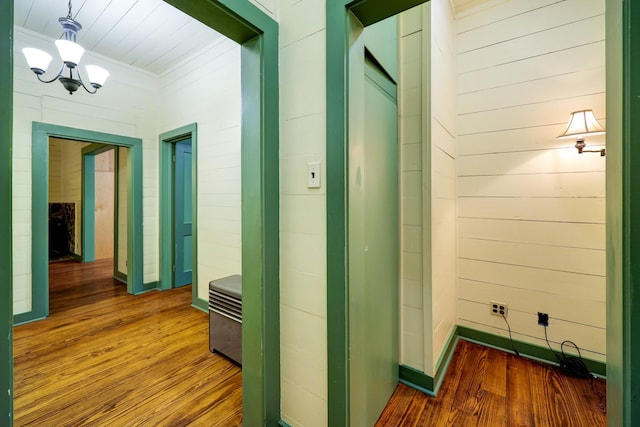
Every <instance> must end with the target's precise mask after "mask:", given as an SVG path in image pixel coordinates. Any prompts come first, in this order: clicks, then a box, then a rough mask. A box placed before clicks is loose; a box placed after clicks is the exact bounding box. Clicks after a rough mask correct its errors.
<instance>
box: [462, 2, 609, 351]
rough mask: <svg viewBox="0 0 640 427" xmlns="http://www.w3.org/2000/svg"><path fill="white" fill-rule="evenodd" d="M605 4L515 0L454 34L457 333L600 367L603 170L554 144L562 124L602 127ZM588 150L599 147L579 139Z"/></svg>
mask: <svg viewBox="0 0 640 427" xmlns="http://www.w3.org/2000/svg"><path fill="white" fill-rule="evenodd" d="M604 10H605V2H604V0H565V1H555V0H535V1H520V0H513V1H509V2H505V3H500V4H498V5H496V6H495V7H493V8H488V9H484V10H482V11H479V12H478V13H474V14H470V15H467V16H465V17H463V18H460V19H459V20H458V21H457V24H456V32H457V40H456V41H457V90H458V99H457V111H458V120H457V127H458V129H457V131H458V138H457V145H458V192H459V198H458V202H459V206H458V209H459V213H458V236H459V238H458V257H459V258H458V286H459V289H458V292H459V300H458V322H459V324H460V325H462V326H468V327H471V328H475V329H479V330H483V331H486V332H490V333H494V334H498V335H502V336H508V334H507V327H506V324H505V322H504V320H503V319H502V318H500V317H496V316H491V315H490V314H489V301H491V300H494V301H500V302H504V303H506V304H508V306H509V312H508V319H509V322H510V324H511V328H512V329H513V332H514V338H515V339H517V340H521V341H525V342H529V343H532V344H536V345H540V346H545V345H546V344H545V342H544V329H543V328H542V327H541V326H538V325H537V312H538V311H540V312H545V313H548V314H549V317H550V322H549V329H548V334H549V338H550V339H551V340H552V341H553V342H555V343H556V344H557V343H559V342H561V341H563V340H565V339H569V340H572V341H574V342H575V343H576V344H578V345H579V346H580V347H581V348H582V349H584V351H583V355H585V356H587V357H589V358H593V359H596V360H600V361H604V360H605V332H606V331H605V327H606V325H605V219H604V214H605V158H602V157H600V156H599V155H598V154H593V153H585V154H582V155H578V153H577V151H576V150H575V148H573V146H572V145H573V144H574V143H575V141H571V140H558V139H556V136H557V135H559V134H560V133H561V132H562V131H563V130H564V128H565V126H566V121H567V119H568V117H569V113H571V112H572V111H575V110H580V109H587V108H590V109H593V111H594V113H595V115H596V117H597V118H598V119H599V120H600V121H601V123H603V124H605V120H604V114H605V43H604V37H605V35H604V22H605V17H604ZM586 142H587V144H588V145H592V144H594V145H597V144H603V142H604V137H597V138H587V141H586Z"/></svg>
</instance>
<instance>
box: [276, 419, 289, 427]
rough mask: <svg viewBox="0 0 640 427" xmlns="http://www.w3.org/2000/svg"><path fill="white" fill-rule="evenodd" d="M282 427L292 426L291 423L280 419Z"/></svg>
mask: <svg viewBox="0 0 640 427" xmlns="http://www.w3.org/2000/svg"><path fill="white" fill-rule="evenodd" d="M278 424H279V425H280V426H281V427H291V426H290V425H289V424H287V423H286V422H284V421H282V420H280V422H279V423H278Z"/></svg>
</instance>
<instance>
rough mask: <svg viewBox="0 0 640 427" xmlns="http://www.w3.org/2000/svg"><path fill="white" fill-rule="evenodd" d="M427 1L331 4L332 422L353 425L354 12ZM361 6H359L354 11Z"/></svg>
mask: <svg viewBox="0 0 640 427" xmlns="http://www.w3.org/2000/svg"><path fill="white" fill-rule="evenodd" d="M424 2H425V1H424V0H399V1H393V2H390V1H388V0H361V1H356V2H353V1H346V0H340V1H327V2H326V31H325V33H326V47H327V51H326V56H327V63H326V80H327V81H326V88H327V98H326V105H328V106H331V108H327V124H326V134H327V153H326V156H327V157H326V159H327V160H326V162H327V164H326V169H327V172H326V174H327V180H326V182H327V359H328V363H327V370H328V389H327V392H328V404H327V408H328V410H327V413H328V423H329V425H331V426H336V427H338V426H347V425H349V370H348V360H349V351H348V349H349V338H348V337H349V333H348V325H349V322H348V318H349V317H348V316H349V314H348V301H349V299H348V292H349V290H348V286H349V285H348V280H347V277H348V257H347V254H348V243H349V242H348V230H347V217H348V212H347V204H346V200H347V197H348V190H347V183H348V181H347V178H346V177H347V176H348V170H347V165H348V156H347V152H348V150H347V149H348V146H349V144H348V136H347V135H348V134H347V130H348V120H349V118H348V114H349V101H348V95H347V94H348V93H349V84H348V81H349V64H348V57H349V43H350V42H349V28H350V21H349V13H350V10H349V9H350V8H351V10H352V11H353V12H354V13H355V15H356V17H357V18H358V19H359V20H360V21H361V22H363V23H365V25H366V24H371V23H374V22H377V21H380V20H382V19H385V18H388V17H390V16H393V15H395V14H397V13H399V12H401V11H403V10H406V9H408V8H409V7H412V6H415V5H418V4H421V3H424ZM354 8H355V9H354Z"/></svg>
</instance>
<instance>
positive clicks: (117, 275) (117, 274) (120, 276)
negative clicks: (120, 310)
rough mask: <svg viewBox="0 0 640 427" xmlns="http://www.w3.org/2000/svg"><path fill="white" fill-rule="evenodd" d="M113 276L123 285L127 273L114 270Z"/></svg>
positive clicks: (125, 282)
mask: <svg viewBox="0 0 640 427" xmlns="http://www.w3.org/2000/svg"><path fill="white" fill-rule="evenodd" d="M113 278H114V279H116V280H117V281H119V282H122V283H124V284H125V285H126V284H127V275H126V274H124V273H123V272H121V271H116V272H115V273H114V274H113Z"/></svg>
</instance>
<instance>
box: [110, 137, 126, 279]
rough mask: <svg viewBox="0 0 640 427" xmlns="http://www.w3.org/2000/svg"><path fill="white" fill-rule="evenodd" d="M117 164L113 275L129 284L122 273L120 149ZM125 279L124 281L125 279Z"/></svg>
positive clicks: (114, 204) (117, 152)
mask: <svg viewBox="0 0 640 427" xmlns="http://www.w3.org/2000/svg"><path fill="white" fill-rule="evenodd" d="M113 162H114V164H115V169H116V174H115V176H114V182H113V201H114V203H113V209H114V215H113V231H114V233H113V275H114V278H116V279H118V280H121V281H122V282H124V283H127V273H125V272H123V271H120V270H119V266H120V221H119V220H118V219H119V217H120V172H119V171H120V148H119V147H118V148H117V149H116V150H115V158H114V160H113ZM123 278H124V279H123Z"/></svg>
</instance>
